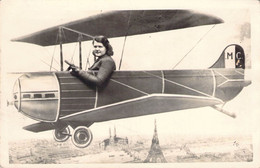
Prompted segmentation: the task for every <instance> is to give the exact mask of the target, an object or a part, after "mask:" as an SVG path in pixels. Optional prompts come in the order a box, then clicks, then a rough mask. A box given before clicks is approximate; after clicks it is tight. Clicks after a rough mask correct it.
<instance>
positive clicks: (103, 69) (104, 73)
mask: <svg viewBox="0 0 260 168" xmlns="http://www.w3.org/2000/svg"><path fill="white" fill-rule="evenodd" d="M115 69H116V64H115V62H114V60H113V59H112V58H111V57H110V56H107V55H104V56H102V57H101V58H99V59H97V61H96V62H95V63H94V64H93V65H92V66H91V67H90V68H89V70H98V72H97V74H96V75H95V74H94V73H91V72H90V71H82V70H81V71H79V72H78V77H79V78H81V79H82V80H83V81H85V82H87V83H88V82H90V83H93V84H95V85H97V86H102V85H103V83H104V82H106V81H107V80H108V79H109V78H110V76H111V74H112V73H113V71H114V70H115Z"/></svg>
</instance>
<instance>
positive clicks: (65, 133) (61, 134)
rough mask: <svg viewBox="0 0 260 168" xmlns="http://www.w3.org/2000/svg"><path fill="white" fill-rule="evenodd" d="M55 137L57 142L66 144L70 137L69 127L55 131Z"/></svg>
mask: <svg viewBox="0 0 260 168" xmlns="http://www.w3.org/2000/svg"><path fill="white" fill-rule="evenodd" d="M53 137H54V139H55V141H57V142H65V141H66V140H68V138H69V137H70V129H69V127H65V128H62V129H59V128H57V129H55V130H54V131H53Z"/></svg>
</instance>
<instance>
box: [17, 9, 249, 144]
mask: <svg viewBox="0 0 260 168" xmlns="http://www.w3.org/2000/svg"><path fill="white" fill-rule="evenodd" d="M221 23H223V20H222V19H220V18H218V17H216V16H211V15H207V14H202V13H198V12H194V11H190V10H122V11H112V12H106V13H101V14H98V15H95V16H91V17H88V18H85V19H81V20H77V21H74V22H70V23H67V24H62V25H58V26H55V27H51V28H48V29H45V30H42V31H39V32H36V33H33V34H30V35H27V36H24V37H20V38H16V39H13V41H16V42H26V43H33V44H36V45H40V46H51V45H60V64H61V68H60V71H49V72H28V73H24V74H23V75H22V76H20V77H19V78H18V79H17V81H16V82H15V84H14V89H13V98H14V106H15V107H16V108H17V110H18V111H19V112H21V113H22V114H24V115H26V116H28V117H30V118H32V119H34V120H37V121H39V122H38V123H35V124H32V125H29V126H25V127H24V129H25V130H28V131H32V132H42V131H47V130H54V139H55V140H56V141H59V142H64V141H66V140H67V139H68V138H69V137H71V139H72V142H73V144H74V145H75V146H77V147H80V148H84V147H87V146H88V145H89V144H90V143H91V141H92V139H93V135H92V133H91V130H90V129H89V127H90V126H91V125H92V124H93V123H95V122H103V121H108V120H115V119H122V118H128V117H137V116H143V115H150V114H157V113H163V112H171V111H176V110H183V109H192V108H199V107H206V106H210V107H213V108H215V109H217V110H219V111H221V112H224V113H226V114H228V115H230V116H233V115H232V114H229V113H228V112H226V111H225V110H223V109H221V108H220V107H219V106H217V105H222V104H224V103H226V102H227V101H230V100H232V99H233V98H234V97H236V96H237V95H238V94H239V93H240V92H241V90H242V89H243V88H244V87H246V86H248V85H249V84H250V83H251V81H249V80H245V79H244V69H245V54H244V50H243V48H242V47H241V46H239V45H237V44H230V45H229V46H227V47H226V48H225V49H224V50H223V52H222V53H220V57H219V59H218V60H217V61H216V62H215V63H214V64H213V65H212V66H211V67H209V68H208V69H196V70H195V69H193V70H189V69H187V70H149V71H148V70H143V71H139V70H138V71H137V70H136V71H126V70H115V71H114V72H113V74H112V76H111V79H110V80H109V81H108V82H107V83H106V84H105V85H104V86H102V87H98V86H95V85H91V84H86V83H84V82H82V81H81V80H80V79H78V78H77V77H75V76H72V75H71V73H70V72H69V71H64V70H63V69H64V68H63V62H64V60H63V53H62V45H63V44H65V43H72V42H79V44H80V45H79V46H80V47H81V42H82V41H87V40H92V38H93V36H95V35H105V36H106V37H108V38H113V37H123V36H134V35H139V34H145V33H156V32H162V31H168V30H175V29H184V28H190V27H195V26H202V25H212V24H221ZM65 36H66V38H65ZM81 59H82V58H81V52H80V55H79V60H80V61H79V67H80V68H82V60H81ZM92 73H97V72H96V71H93V72H92ZM233 117H234V116H233ZM70 128H72V129H73V133H72V134H71V132H70Z"/></svg>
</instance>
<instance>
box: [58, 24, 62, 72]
mask: <svg viewBox="0 0 260 168" xmlns="http://www.w3.org/2000/svg"><path fill="white" fill-rule="evenodd" d="M61 31H62V28H61V27H60V28H59V41H60V70H61V71H63V53H62V32H61Z"/></svg>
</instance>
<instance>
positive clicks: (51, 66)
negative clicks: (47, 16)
mask: <svg viewBox="0 0 260 168" xmlns="http://www.w3.org/2000/svg"><path fill="white" fill-rule="evenodd" d="M58 39H59V34H57V37H56V43H57V42H58ZM55 51H56V45H55V46H54V49H53V53H52V59H51V65H50V71H51V69H52V68H53V60H54V61H55V62H56V63H57V60H56V59H55V58H54V55H55ZM57 64H58V65H59V63H57ZM54 69H55V68H54Z"/></svg>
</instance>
